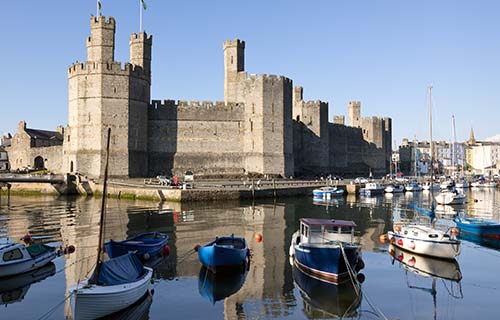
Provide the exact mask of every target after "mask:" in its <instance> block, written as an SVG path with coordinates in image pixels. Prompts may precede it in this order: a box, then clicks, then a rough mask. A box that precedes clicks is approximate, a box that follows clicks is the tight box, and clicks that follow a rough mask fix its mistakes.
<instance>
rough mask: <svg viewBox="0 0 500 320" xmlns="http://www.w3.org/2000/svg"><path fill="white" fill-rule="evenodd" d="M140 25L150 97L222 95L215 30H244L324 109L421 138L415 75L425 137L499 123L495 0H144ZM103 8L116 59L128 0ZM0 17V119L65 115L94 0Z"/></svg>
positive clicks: (0, 122)
mask: <svg viewBox="0 0 500 320" xmlns="http://www.w3.org/2000/svg"><path fill="white" fill-rule="evenodd" d="M146 3H147V5H148V9H147V10H146V12H145V13H144V28H145V30H146V31H147V32H148V33H150V34H153V66H152V70H153V86H152V98H153V99H167V98H168V99H184V100H214V101H215V100H222V99H223V86H224V84H223V52H222V43H223V42H224V40H226V39H233V38H236V37H238V38H240V39H243V40H245V41H246V65H245V68H246V70H247V71H248V72H250V73H270V74H280V75H285V76H287V77H290V78H291V79H293V81H294V84H295V85H301V86H303V87H304V97H305V99H306V100H316V99H321V100H324V101H328V102H329V104H330V120H331V119H332V117H333V115H334V114H345V115H346V114H347V103H348V101H350V100H359V101H361V112H362V114H363V115H376V116H389V117H392V119H393V139H394V140H396V141H397V144H399V143H400V142H401V139H402V138H403V137H409V138H413V137H414V136H416V137H417V138H418V139H428V135H429V134H428V132H429V129H428V126H429V125H428V120H427V119H428V114H427V105H426V87H427V85H429V84H432V85H433V86H434V90H433V99H434V102H435V104H434V119H435V121H434V137H435V139H446V140H450V139H451V136H452V128H451V115H452V114H455V118H456V130H457V139H458V140H463V139H466V138H467V137H468V135H469V132H470V128H471V127H474V131H475V134H476V138H479V139H484V138H487V137H490V136H493V135H495V134H498V133H499V132H500V129H499V128H498V125H497V124H498V122H499V121H498V120H499V116H500V108H499V105H500V90H498V89H499V87H500V19H499V13H500V1H486V0H484V1H445V0H441V1H427V0H425V1H424V0H419V1H411V2H410V1H397V0H394V1H389V0H387V1H376V0H365V1H353V0H350V1H347V0H346V1H334V0H321V1H320V0H317V1H305V0H303V1H295V0H272V1H270V0H253V1H235V0H232V1H230V0H212V1H207V0H197V1H194V0H182V1H167V0H146ZM102 4H103V14H104V15H106V16H110V15H111V16H114V17H115V18H116V21H117V34H116V42H117V43H116V52H115V57H116V60H118V61H122V62H125V61H127V60H128V56H129V50H128V39H129V36H130V33H132V32H137V31H138V29H139V0H129V1H124V0H102ZM4 9H5V10H4V14H3V17H2V19H1V20H0V27H1V30H3V32H2V38H3V39H2V46H1V48H0V59H1V61H3V65H2V76H1V77H0V88H1V90H0V103H1V104H0V106H1V108H0V109H1V113H0V132H12V133H14V132H15V130H16V127H17V123H18V122H19V121H20V120H26V121H27V122H28V126H29V127H34V128H40V129H42V128H44V129H54V128H55V127H56V126H57V125H59V124H63V125H66V123H67V78H66V76H67V74H66V70H67V67H68V66H69V65H70V64H71V63H73V62H74V61H76V60H79V61H84V60H85V58H86V57H85V55H86V49H85V39H86V37H87V36H88V35H89V32H90V30H89V17H90V15H91V14H95V11H96V1H94V0H85V1H83V0H79V1H67V0H64V1H63V0H53V1H39V0H17V1H15V2H11V3H10V4H9V6H8V7H5V8H4Z"/></svg>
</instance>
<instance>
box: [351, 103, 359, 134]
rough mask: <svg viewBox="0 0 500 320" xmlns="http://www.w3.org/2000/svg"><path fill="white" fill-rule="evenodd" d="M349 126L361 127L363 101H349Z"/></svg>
mask: <svg viewBox="0 0 500 320" xmlns="http://www.w3.org/2000/svg"><path fill="white" fill-rule="evenodd" d="M349 126H351V127H356V128H359V127H361V102H359V101H349Z"/></svg>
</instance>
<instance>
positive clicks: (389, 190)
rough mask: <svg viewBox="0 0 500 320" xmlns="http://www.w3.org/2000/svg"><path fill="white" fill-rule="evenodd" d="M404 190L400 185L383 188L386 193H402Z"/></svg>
mask: <svg viewBox="0 0 500 320" xmlns="http://www.w3.org/2000/svg"><path fill="white" fill-rule="evenodd" d="M404 190H405V187H404V186H402V185H400V184H392V183H391V184H390V185H388V186H387V187H385V189H384V191H385V192H387V193H402V192H403V191H404Z"/></svg>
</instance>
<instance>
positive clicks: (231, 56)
mask: <svg viewBox="0 0 500 320" xmlns="http://www.w3.org/2000/svg"><path fill="white" fill-rule="evenodd" d="M231 64H233V56H231Z"/></svg>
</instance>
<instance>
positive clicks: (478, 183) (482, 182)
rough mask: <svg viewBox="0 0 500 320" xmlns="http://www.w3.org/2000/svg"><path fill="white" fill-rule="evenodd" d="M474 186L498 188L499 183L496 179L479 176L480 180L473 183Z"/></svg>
mask: <svg viewBox="0 0 500 320" xmlns="http://www.w3.org/2000/svg"><path fill="white" fill-rule="evenodd" d="M471 186H472V187H473V188H496V187H497V186H498V183H496V182H495V181H489V180H486V179H485V178H484V177H481V178H479V180H477V181H474V182H472V183H471Z"/></svg>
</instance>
